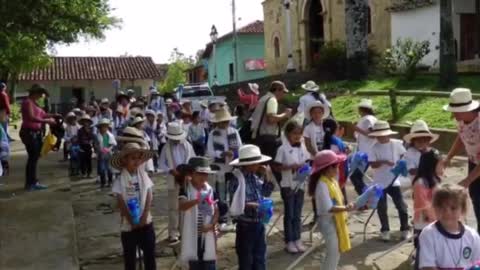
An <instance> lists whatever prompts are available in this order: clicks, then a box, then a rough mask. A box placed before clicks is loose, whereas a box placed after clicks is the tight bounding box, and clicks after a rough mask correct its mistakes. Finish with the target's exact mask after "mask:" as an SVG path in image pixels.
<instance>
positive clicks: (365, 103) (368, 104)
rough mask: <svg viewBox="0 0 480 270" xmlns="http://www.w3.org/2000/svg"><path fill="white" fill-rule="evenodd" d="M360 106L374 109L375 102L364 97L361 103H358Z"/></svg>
mask: <svg viewBox="0 0 480 270" xmlns="http://www.w3.org/2000/svg"><path fill="white" fill-rule="evenodd" d="M358 107H359V108H366V109H370V110H373V102H372V100H371V99H367V98H362V100H360V103H359V104H358Z"/></svg>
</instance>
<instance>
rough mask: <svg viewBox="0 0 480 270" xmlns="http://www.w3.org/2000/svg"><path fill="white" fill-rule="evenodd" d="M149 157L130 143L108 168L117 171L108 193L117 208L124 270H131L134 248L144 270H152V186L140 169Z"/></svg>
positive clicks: (114, 157) (150, 156) (153, 235)
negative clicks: (139, 250) (117, 174)
mask: <svg viewBox="0 0 480 270" xmlns="http://www.w3.org/2000/svg"><path fill="white" fill-rule="evenodd" d="M152 156H153V152H151V151H148V150H145V149H144V148H142V147H141V146H140V144H138V143H134V142H130V143H126V144H125V145H124V146H123V148H122V150H121V151H120V152H119V153H118V154H115V155H113V157H112V160H111V165H112V167H114V168H115V169H117V170H120V171H121V174H120V177H119V178H118V179H117V180H116V181H115V183H114V184H113V188H112V192H113V193H114V194H115V195H116V198H117V202H118V206H119V208H120V215H121V231H122V233H121V240H122V247H123V257H124V265H125V270H131V269H133V270H134V269H135V264H136V255H137V247H140V249H141V250H142V251H143V263H144V266H145V268H144V269H145V270H154V269H156V262H155V231H154V226H153V223H152V215H151V213H150V207H151V204H152V198H153V195H152V188H153V183H152V180H151V179H150V178H149V177H148V175H147V174H146V172H145V170H144V169H143V167H142V166H143V164H144V163H145V162H146V161H147V160H149V159H151V158H152Z"/></svg>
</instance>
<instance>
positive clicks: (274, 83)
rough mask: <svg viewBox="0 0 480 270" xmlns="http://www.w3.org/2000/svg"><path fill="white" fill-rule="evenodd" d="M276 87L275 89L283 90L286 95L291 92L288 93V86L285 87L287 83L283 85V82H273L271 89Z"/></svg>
mask: <svg viewBox="0 0 480 270" xmlns="http://www.w3.org/2000/svg"><path fill="white" fill-rule="evenodd" d="M274 86H275V87H281V88H282V90H283V92H285V93H288V92H290V91H288V89H287V86H286V85H285V83H283V82H282V81H273V82H272V83H271V84H270V88H272V87H274Z"/></svg>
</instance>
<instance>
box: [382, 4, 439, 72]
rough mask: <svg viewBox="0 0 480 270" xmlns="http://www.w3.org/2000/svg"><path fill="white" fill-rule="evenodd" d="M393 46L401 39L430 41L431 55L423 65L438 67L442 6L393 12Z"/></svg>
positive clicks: (425, 59) (426, 57)
mask: <svg viewBox="0 0 480 270" xmlns="http://www.w3.org/2000/svg"><path fill="white" fill-rule="evenodd" d="M391 18H392V45H394V44H396V42H397V40H398V39H399V38H401V39H405V38H411V39H413V40H415V41H425V40H428V41H430V53H429V54H428V55H426V56H425V58H423V60H422V62H421V63H422V64H424V65H428V66H438V59H439V51H440V46H439V45H440V44H439V41H440V5H439V4H438V3H437V4H435V5H433V6H429V7H424V8H419V9H415V10H409V11H406V12H392V17H391Z"/></svg>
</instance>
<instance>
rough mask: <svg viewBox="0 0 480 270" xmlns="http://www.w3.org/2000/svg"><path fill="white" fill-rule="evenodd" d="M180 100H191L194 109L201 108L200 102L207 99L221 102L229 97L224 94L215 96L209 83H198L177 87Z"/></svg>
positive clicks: (209, 101) (212, 101)
mask: <svg viewBox="0 0 480 270" xmlns="http://www.w3.org/2000/svg"><path fill="white" fill-rule="evenodd" d="M175 92H176V94H177V97H178V99H179V100H180V102H182V101H184V100H190V101H191V102H192V109H193V110H194V111H199V110H201V107H200V102H201V101H203V100H207V101H208V103H209V104H210V103H221V102H225V100H226V99H227V98H226V97H224V96H215V95H214V94H213V92H212V89H210V86H208V83H196V84H185V85H180V86H179V87H177V89H175Z"/></svg>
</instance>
